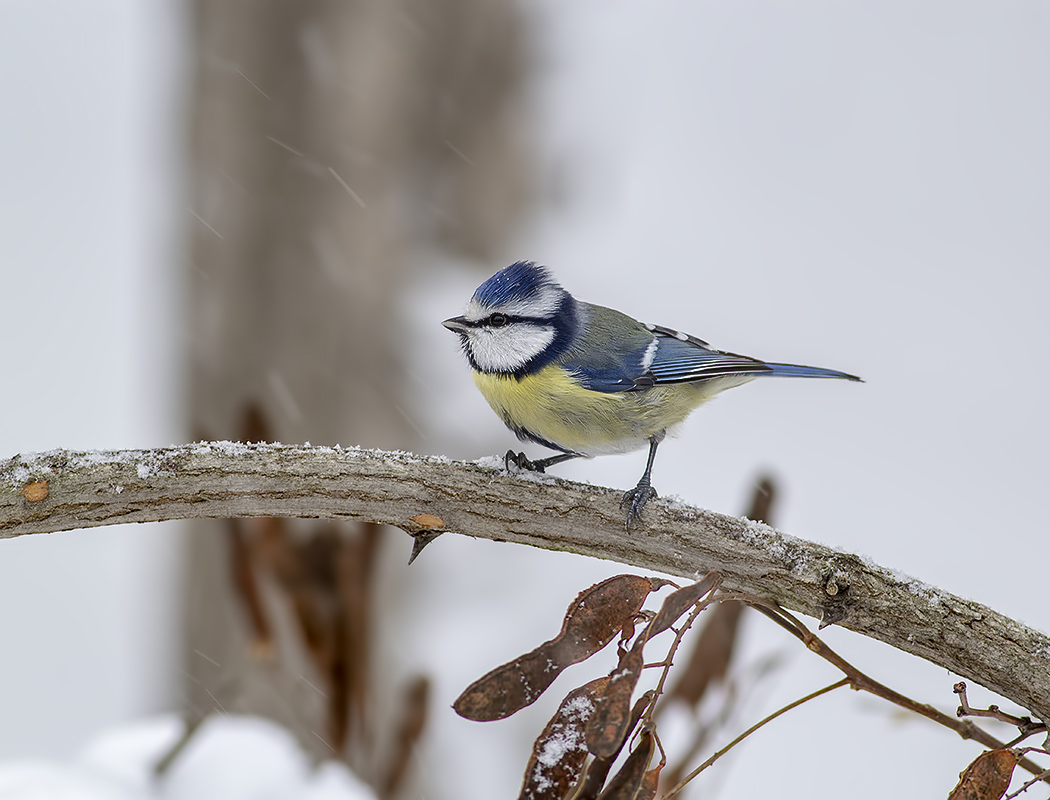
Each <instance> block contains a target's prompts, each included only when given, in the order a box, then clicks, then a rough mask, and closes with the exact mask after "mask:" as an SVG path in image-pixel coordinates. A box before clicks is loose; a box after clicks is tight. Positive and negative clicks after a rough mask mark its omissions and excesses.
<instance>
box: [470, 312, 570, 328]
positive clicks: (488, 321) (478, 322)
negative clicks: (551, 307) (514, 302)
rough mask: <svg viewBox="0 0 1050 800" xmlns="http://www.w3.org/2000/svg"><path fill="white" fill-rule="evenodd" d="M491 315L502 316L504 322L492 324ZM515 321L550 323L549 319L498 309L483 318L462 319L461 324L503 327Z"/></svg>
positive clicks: (480, 326)
mask: <svg viewBox="0 0 1050 800" xmlns="http://www.w3.org/2000/svg"><path fill="white" fill-rule="evenodd" d="M493 317H502V318H503V319H504V320H506V322H504V323H503V324H496V325H493V323H492V318H493ZM515 322H529V323H532V324H533V325H549V324H550V320H544V319H539V318H537V317H522V316H518V315H517V314H504V313H502V312H498V311H497V312H496V313H495V314H490V315H489V316H487V317H485V318H484V319H465V320H463V324H464V325H466V326H467V327H468V328H505V327H507V326H508V325H510V324H512V323H515Z"/></svg>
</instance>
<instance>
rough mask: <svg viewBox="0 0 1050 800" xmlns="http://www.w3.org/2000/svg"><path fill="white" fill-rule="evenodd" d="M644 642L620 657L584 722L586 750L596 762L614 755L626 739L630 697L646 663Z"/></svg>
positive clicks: (629, 714)
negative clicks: (585, 725)
mask: <svg viewBox="0 0 1050 800" xmlns="http://www.w3.org/2000/svg"><path fill="white" fill-rule="evenodd" d="M644 647H645V639H644V638H643V637H640V638H638V639H637V640H636V641H635V643H634V646H633V647H632V648H631V649H630V650H624V651H623V652H622V653H620V663H619V664H617V666H616V669H614V670H613V671H612V673H611V674H610V675H609V684H608V686H606V687H605V691H604V692H602V694H600V695H599V696H598V702H597V705H596V708H595V710H594V713H593V714H592V715H591V718H590V720H588V722H587V749H588V750H590V751H591V752H592V753H594V755H596V756H598V757H599V758H606V757H608V756H611V755H613V754H614V753H616V752H617V751H618V750H619V749H620V747H621V746H622V745H623V740H624V737H625V736H626V735H627V724H628V722H630V719H631V696H632V695H633V694H634V687H635V686H636V685H637V683H638V678H639V676H641V674H642V666H643V664H644V663H645V662H644V660H643V657H642V649H643V648H644Z"/></svg>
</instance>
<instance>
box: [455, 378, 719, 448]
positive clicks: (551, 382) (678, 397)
mask: <svg viewBox="0 0 1050 800" xmlns="http://www.w3.org/2000/svg"><path fill="white" fill-rule="evenodd" d="M474 383H475V384H477V387H478V389H479V390H480V391H481V393H482V395H484V397H485V399H486V400H487V401H488V403H489V405H490V406H492V410H493V411H495V412H496V413H497V414H498V415H499V416H500V418H501V419H502V420H503V421H504V422H505V423H506V424H507V427H509V428H511V429H512V430H524V431H527V432H529V433H531V434H533V435H534V436H537V437H539V438H542V439H545V440H546V441H548V442H552V443H554V444H557V445H558V446H560V447H563V448H565V449H567V450H572V451H573V452H576V453H581V454H582V455H586V456H596V455H604V454H607V453H626V452H629V451H631V450H637V449H639V448H641V447H645V446H646V445H647V444H648V440H649V437H650V436H653V435H654V434H657V433H659V432H660V431H664V430H666V429H667V428H670V427H672V426H674V425H677V424H678V423H680V422H682V421H683V420H684V419H685V418H686V417H687V416H689V414H690V412H692V411H693V409H695V408H696V407H697V406H699V405H700V404H701V403H703V402H704V401H705V400H707V399H708V397H710V396H711V394H712V393H711V392H707V391H704V390H703V389H702V388H700V387H698V386H697V385H695V384H689V383H683V384H673V385H668V386H657V387H654V388H651V389H646V390H643V391H637V392H617V393H611V394H606V393H604V392H593V391H590V390H588V389H585V388H583V387H582V386H581V385H580V384H579V383H578V382H577V381H575V380H574V379H573V377H572V375H571V374H570V373H568V372H567V371H566V370H565V369H563V368H561V367H558V366H548V367H545V368H544V369H542V370H540V371H539V372H537V373H535V374H533V375H526V376H525V377H523V378H521V379H520V380H519V379H517V378H514V377H508V376H505V375H497V374H492V373H485V372H475V373H474Z"/></svg>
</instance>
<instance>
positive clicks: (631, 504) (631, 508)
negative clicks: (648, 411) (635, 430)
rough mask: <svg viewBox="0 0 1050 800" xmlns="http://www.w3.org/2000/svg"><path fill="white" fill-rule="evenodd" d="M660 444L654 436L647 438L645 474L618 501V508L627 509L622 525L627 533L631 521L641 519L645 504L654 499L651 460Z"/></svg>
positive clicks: (629, 530)
mask: <svg viewBox="0 0 1050 800" xmlns="http://www.w3.org/2000/svg"><path fill="white" fill-rule="evenodd" d="M659 444H660V439H658V438H657V437H655V436H650V437H649V463H647V464H646V465H645V472H643V473H642V479H641V480H640V481H638V485H637V486H635V487H634V488H633V489H630V490H628V491H626V492H624V493H623V499H622V500H620V508H624V507H625V506H626V507H627V521H626V522H625V523H624V528H626V529H627V532H628V533H630V532H631V520H632V519H637V520H640V519H641V518H642V509H643V508H645V504H646V503H648V502H649V501H650V500H652V499H653V498H654V497H656V489H654V488H653V484H652V482H651V481H652V475H653V460H654V459H655V458H656V447H657V445H659Z"/></svg>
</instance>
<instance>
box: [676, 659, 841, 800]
mask: <svg viewBox="0 0 1050 800" xmlns="http://www.w3.org/2000/svg"><path fill="white" fill-rule="evenodd" d="M849 682H850V681H849V678H842V679H841V680H838V681H836V682H835V683H832V684H828V685H827V686H825V687H824V688H823V689H817V691H815V692H811V693H810V694H807V695H806V696H805V697H800V698H799V699H798V700H794V701H793V702H791V703H788V704H787V705H786V706H784V707H783V708H780V709H778V710H776V711H774V712H773V713H772V714H770V715H769V716H768V717H765V718H764V719H761V720H759V721H758V722H756V723H755V724H754V725H752V726H751V727H750V728H748V729H747V730H746V731H744V732H743V733H742V734H740V735H739V736H737V737H736V738H735V739H734V740H733V741H731V742H730V743H729V744H727V745H726V746H725V747H723V748H722V749H721V750H719V751H718V752H717V753H715V754H714V755H712V756H711V757H710V758H709V759H707V761H705V762H704V763H703V764H701V765H700V766H699V767H697V768H696V769H694V770H693V771H692V772H690V773H689V774H688V775H686V776H685V777H684V778H682V780H681V781H680V782H679V783H678V785H677V786H674V787H673V788H672V789H671V790H670V791H669V792H668V793H667V794H665V795H664V796H663V800H671V798H672V797H675V796H676V795H677V794H678V793H679V792H681V791H682V789H684V788H685V787H686V784H688V783H689V782H690V781H691V780H693V778H695V777H696V776H697V775H699V774H700V773H701V772H703V771H704V770H705V769H707V768H708V767H710V766H711V765H712V764H714V763H715V762H716V761H718V759H720V758H721V757H722V756H724V755H725V754H726V753H728V752H729V751H730V750H732V749H733V748H734V747H736V746H737V745H738V744H740V743H741V742H742V741H744V739H746V738H747V737H748V736H750V735H751V734H752V733H754V732H755V731H757V730H758V729H759V728H761V727H762V726H763V725H765V724H766V723H769V722H772V721H773V720H775V719H776V718H777V717H779V716H781V715H783V714H786V713H787V712H788V711H791V709H793V708H798V707H799V706H800V705H802V704H803V703H808V702H809V701H810V700H815V699H816V698H818V697H820V696H821V695H824V694H827V693H828V692H831V691H834V690H835V689H838V688H840V687H842V686H848V685H849Z"/></svg>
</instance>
